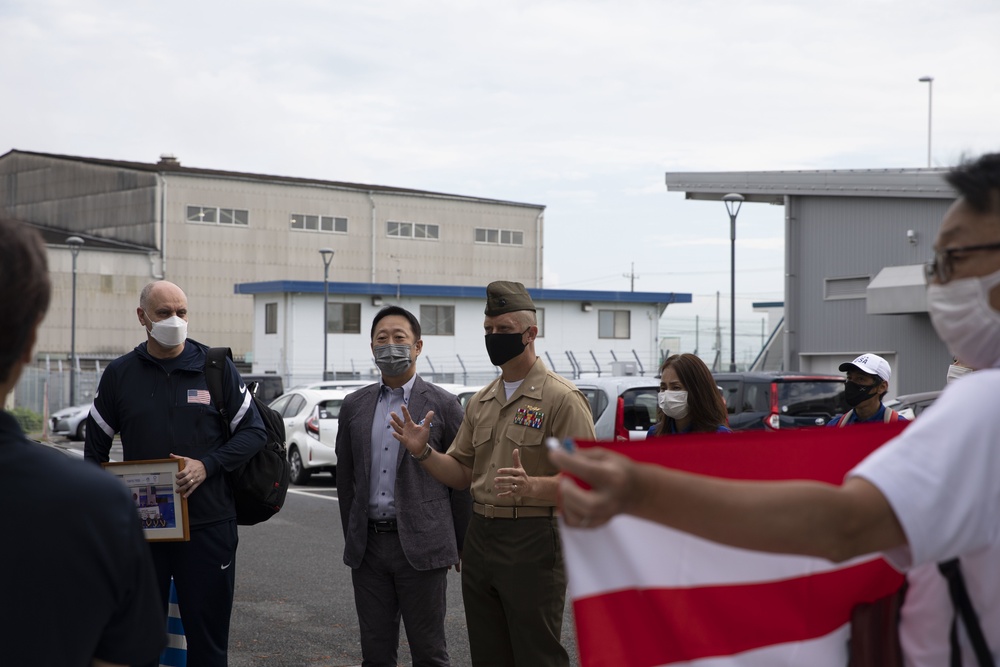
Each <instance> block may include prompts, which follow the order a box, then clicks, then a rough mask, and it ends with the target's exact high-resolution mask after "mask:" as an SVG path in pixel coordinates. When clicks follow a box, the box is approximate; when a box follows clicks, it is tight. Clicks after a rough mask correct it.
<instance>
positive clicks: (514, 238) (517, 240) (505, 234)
mask: <svg viewBox="0 0 1000 667" xmlns="http://www.w3.org/2000/svg"><path fill="white" fill-rule="evenodd" d="M475 238H476V243H491V244H495V245H496V244H499V245H524V232H519V231H517V230H514V229H489V228H486V227H477V228H476V236H475Z"/></svg>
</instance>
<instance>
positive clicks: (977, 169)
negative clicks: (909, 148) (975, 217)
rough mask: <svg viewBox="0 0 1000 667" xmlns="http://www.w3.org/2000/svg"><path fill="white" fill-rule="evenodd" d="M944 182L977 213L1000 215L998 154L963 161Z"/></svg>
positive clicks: (999, 154)
mask: <svg viewBox="0 0 1000 667" xmlns="http://www.w3.org/2000/svg"><path fill="white" fill-rule="evenodd" d="M945 180H946V181H948V184H949V185H951V187H953V188H955V190H956V191H957V192H958V194H959V195H960V196H961V197H962V199H964V200H965V202H966V203H967V204H968V205H969V206H970V207H971V208H972V209H973V210H974V211H976V212H977V213H995V214H997V215H1000V153H987V154H985V155H982V156H980V157H979V159H977V160H965V161H963V162H962V163H961V164H960V165H958V166H957V167H954V168H953V169H952V170H951V171H949V172H948V174H947V175H946V176H945Z"/></svg>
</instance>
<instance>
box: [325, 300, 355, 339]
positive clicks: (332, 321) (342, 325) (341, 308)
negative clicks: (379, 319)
mask: <svg viewBox="0 0 1000 667" xmlns="http://www.w3.org/2000/svg"><path fill="white" fill-rule="evenodd" d="M326 332H327V333H355V334H356V333H361V304H360V303H333V302H330V303H329V304H327V308H326Z"/></svg>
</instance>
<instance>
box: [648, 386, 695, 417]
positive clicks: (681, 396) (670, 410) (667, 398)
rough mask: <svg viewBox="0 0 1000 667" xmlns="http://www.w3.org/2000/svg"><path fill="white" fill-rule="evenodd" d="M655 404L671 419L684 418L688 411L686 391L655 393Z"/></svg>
mask: <svg viewBox="0 0 1000 667" xmlns="http://www.w3.org/2000/svg"><path fill="white" fill-rule="evenodd" d="M656 404H657V405H659V406H660V410H663V414H665V415H666V416H668V417H670V418H672V419H684V418H685V417H687V413H688V393H687V392H686V391H669V390H668V391H661V392H659V393H658V394H657V395H656Z"/></svg>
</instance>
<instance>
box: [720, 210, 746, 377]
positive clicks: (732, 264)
mask: <svg viewBox="0 0 1000 667" xmlns="http://www.w3.org/2000/svg"><path fill="white" fill-rule="evenodd" d="M722 201H724V202H725V203H726V211H727V212H728V213H729V372H730V373H735V372H736V216H737V215H739V213H740V207H741V206H742V205H743V195H739V194H735V193H730V194H728V195H726V196H724V197H723V198H722Z"/></svg>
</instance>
